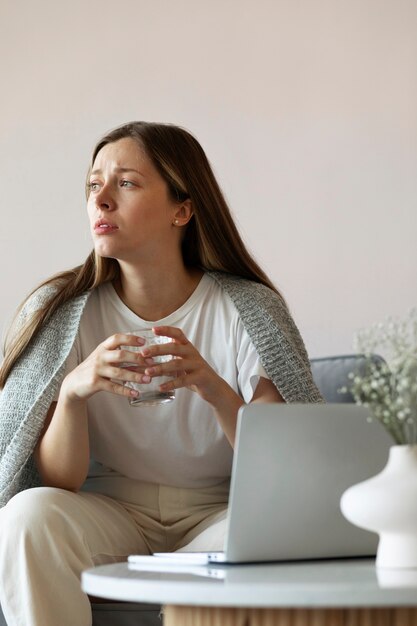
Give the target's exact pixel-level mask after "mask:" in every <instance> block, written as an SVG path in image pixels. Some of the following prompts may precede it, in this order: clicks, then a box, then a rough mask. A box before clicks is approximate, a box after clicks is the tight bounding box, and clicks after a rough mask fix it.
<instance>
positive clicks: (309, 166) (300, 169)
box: [0, 0, 417, 356]
mask: <svg viewBox="0 0 417 626" xmlns="http://www.w3.org/2000/svg"><path fill="white" fill-rule="evenodd" d="M0 24H1V26H0V29H1V36H0V66H1V70H0V79H1V83H0V84H1V92H2V96H1V98H0V110H1V115H0V131H1V132H0V141H1V149H0V180H1V229H0V261H1V267H2V269H3V272H2V278H1V287H2V298H1V302H0V326H1V328H2V329H4V328H5V326H6V324H7V322H8V321H9V320H10V317H11V315H12V312H13V310H14V308H15V306H16V305H17V304H18V302H19V301H20V299H21V298H22V297H23V296H24V295H25V294H26V293H27V292H28V291H29V290H30V289H31V288H32V287H33V286H34V285H35V284H36V283H37V282H38V281H40V280H41V279H43V278H45V277H46V276H48V275H50V274H51V273H54V272H56V271H59V270H60V269H63V268H66V267H68V266H71V265H74V264H77V263H79V262H80V261H81V260H82V259H83V258H84V256H85V255H86V253H87V251H88V250H89V247H90V241H89V234H88V227H87V220H86V217H85V214H84V199H83V179H84V174H85V170H86V166H87V162H88V158H89V153H90V150H91V148H92V146H93V144H94V142H95V140H96V139H97V138H98V137H99V136H100V135H101V134H102V133H103V132H104V131H106V130H108V129H109V128H111V127H113V126H115V125H118V124H120V123H122V122H125V121H128V120H132V119H145V120H154V121H170V122H174V123H179V124H181V125H184V126H185V127H187V128H188V129H189V130H191V131H192V132H193V133H194V134H195V135H196V136H197V137H198V138H199V140H200V141H201V143H202V144H203V146H204V147H205V149H206V152H207V154H208V156H209V158H210V160H211V162H212V164H213V166H214V169H215V171H216V173H217V175H218V178H219V181H220V183H221V185H222V186H223V188H224V190H225V192H226V195H227V198H228V200H229V201H230V204H231V207H232V209H233V212H234V215H235V217H236V220H237V222H238V225H239V227H240V229H241V231H242V233H243V235H244V238H245V240H246V242H247V244H248V246H249V247H250V248H251V250H252V251H253V252H254V253H255V255H256V256H257V258H258V259H259V260H260V262H261V263H262V264H263V265H264V267H265V269H266V270H267V271H268V272H269V273H270V275H271V277H272V279H273V280H274V281H275V282H276V284H277V285H278V286H279V287H280V288H281V290H282V291H283V293H284V295H285V296H286V298H287V301H288V302H289V304H290V307H291V309H292V311H293V314H294V316H295V318H296V320H297V322H298V324H299V326H300V329H301V331H302V333H303V335H304V337H305V340H306V344H307V347H308V349H309V352H310V354H311V356H319V355H326V354H336V353H343V352H349V351H351V350H352V334H353V332H354V330H355V329H357V328H358V327H361V326H363V325H367V324H369V323H371V322H373V321H378V320H380V319H382V318H385V317H386V316H387V315H389V314H404V313H405V312H406V311H407V310H408V309H409V308H410V307H411V306H412V305H413V304H416V300H417V281H416V278H417V245H416V238H417V237H416V236H417V176H416V174H417V171H416V170H417V167H416V165H417V2H416V0H349V1H347V0H346V1H342V0H316V1H314V0H299V1H296V0H286V1H285V0H275V1H274V0H257V2H253V1H249V0H241V1H240V0H210V1H209V0H207V1H205V2H203V1H198V0H171V1H170V0H165V1H164V0H146V1H145V0H119V1H118V2H110V1H107V0H71V2H68V3H64V2H57V1H56V0H38V1H33V2H23V1H22V0H20V1H19V0H17V1H16V0H14V1H11V0H1V2H0Z"/></svg>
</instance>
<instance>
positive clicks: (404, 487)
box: [340, 445, 417, 568]
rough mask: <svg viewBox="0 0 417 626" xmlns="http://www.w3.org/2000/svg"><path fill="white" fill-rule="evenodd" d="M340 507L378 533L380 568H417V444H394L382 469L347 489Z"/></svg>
mask: <svg viewBox="0 0 417 626" xmlns="http://www.w3.org/2000/svg"><path fill="white" fill-rule="evenodd" d="M340 508H341V509H342V513H343V515H344V516H345V517H346V519H348V520H349V521H350V522H352V523H353V524H355V525H356V526H360V527H361V528H365V529H366V530H370V531H373V532H376V533H378V535H379V544H378V551H377V557H376V566H377V567H379V568H417V445H398V446H392V448H390V452H389V457H388V463H387V465H386V466H385V468H384V469H383V470H382V472H380V473H379V474H377V476H375V477H373V478H370V479H369V480H365V481H364V482H362V483H359V484H358V485H354V486H353V487H350V488H349V489H348V490H347V491H345V493H344V494H343V496H342V499H341V502H340Z"/></svg>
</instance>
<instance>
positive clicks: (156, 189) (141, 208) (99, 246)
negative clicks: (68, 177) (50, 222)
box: [87, 138, 181, 262]
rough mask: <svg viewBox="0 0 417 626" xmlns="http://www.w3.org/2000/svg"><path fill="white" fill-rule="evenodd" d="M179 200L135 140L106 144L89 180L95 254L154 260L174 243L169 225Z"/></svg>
mask: <svg viewBox="0 0 417 626" xmlns="http://www.w3.org/2000/svg"><path fill="white" fill-rule="evenodd" d="M180 206H181V205H180V203H178V202H175V201H173V200H172V199H171V198H170V196H169V192H168V186H167V184H166V182H165V181H164V179H163V178H162V176H161V175H160V174H159V172H158V171H157V169H156V168H155V166H154V165H153V163H152V162H151V161H150V159H149V158H148V157H147V156H146V154H145V152H144V151H143V150H142V149H141V148H140V147H139V146H138V144H137V143H136V142H135V141H134V140H133V139H130V138H125V139H119V140H118V141H115V142H114V143H110V144H107V145H106V146H104V147H103V148H102V149H101V150H100V152H99V153H98V155H97V157H96V159H95V161H94V164H93V167H92V171H91V174H90V178H89V197H88V203H87V209H88V215H89V219H90V226H91V232H92V236H93V240H94V246H95V250H96V252H97V254H99V255H100V256H103V257H112V258H115V259H118V260H121V261H129V262H135V261H137V262H142V261H149V260H152V261H156V260H157V258H158V256H157V255H158V254H166V253H167V252H168V250H169V248H170V247H171V248H172V246H175V247H176V248H178V251H179V250H180V243H179V237H178V228H176V227H175V226H173V223H174V220H175V216H176V214H177V213H178V211H179V208H180Z"/></svg>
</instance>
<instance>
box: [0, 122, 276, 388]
mask: <svg viewBox="0 0 417 626" xmlns="http://www.w3.org/2000/svg"><path fill="white" fill-rule="evenodd" d="M124 138H131V139H134V140H135V141H136V142H137V144H138V145H139V146H140V148H141V149H143V150H144V151H145V153H146V155H147V156H148V158H150V159H151V161H152V163H153V164H154V165H155V167H156V168H157V170H158V171H159V173H160V174H161V176H162V177H163V178H164V180H165V181H166V183H167V185H168V189H169V192H170V195H171V197H172V198H173V199H174V200H177V201H179V202H181V201H183V200H185V199H187V198H189V199H190V200H191V202H192V206H193V211H194V215H193V217H192V218H191V220H190V222H189V223H188V225H187V227H186V231H185V235H184V237H183V240H182V255H183V259H184V263H185V265H186V266H189V267H191V266H194V267H200V268H201V269H203V270H217V271H221V272H227V273H229V274H234V275H237V276H241V277H242V278H248V279H250V280H253V281H255V282H258V283H262V284H264V285H266V286H267V287H270V288H271V289H273V290H274V291H275V292H277V290H276V288H275V287H274V285H273V284H272V283H271V281H270V280H269V278H268V277H267V275H266V274H265V273H264V272H263V271H262V269H261V268H260V267H259V265H258V264H257V263H256V261H255V260H254V259H253V257H252V256H251V255H250V253H249V252H248V250H247V249H246V247H245V245H244V243H243V241H242V238H241V236H240V235H239V232H238V230H237V228H236V225H235V223H234V221H233V218H232V216H231V213H230V210H229V207H228V205H227V203H226V200H225V198H224V196H223V193H222V191H221V189H220V187H219V185H218V183H217V180H216V178H215V176H214V174H213V170H212V169H211V166H210V163H209V161H208V159H207V156H206V154H205V152H204V150H203V149H202V147H201V146H200V144H199V143H198V141H197V140H196V139H195V138H194V137H193V136H192V135H191V134H190V133H189V132H188V131H186V130H185V129H183V128H180V127H178V126H175V125H174V124H158V123H152V122H130V123H128V124H123V125H122V126H119V127H118V128H115V129H114V130H112V131H110V132H109V133H108V134H107V135H105V136H104V137H103V138H102V139H101V140H100V141H99V142H98V143H97V145H96V147H95V149H94V151H93V155H92V159H91V165H90V170H91V167H92V166H93V164H94V161H95V158H96V156H97V154H98V153H99V152H100V150H101V149H102V148H103V147H104V146H105V145H107V144H109V143H113V142H115V141H118V140H119V139H124ZM87 194H88V190H87ZM118 274H119V264H118V262H117V260H115V259H111V258H104V257H99V256H98V255H96V254H95V252H94V251H93V252H91V253H90V255H89V256H88V257H87V260H86V261H85V263H84V264H82V265H79V266H77V267H75V268H74V269H72V270H68V271H66V272H62V273H60V274H57V275H55V276H52V277H51V278H49V279H48V280H46V281H45V282H43V283H42V285H40V286H38V287H37V288H36V289H35V290H34V291H33V292H32V294H33V293H34V292H35V291H37V289H38V288H39V287H42V286H46V285H51V286H53V287H54V289H53V292H52V295H51V296H50V297H49V298H48V299H47V301H46V303H45V304H44V305H42V306H41V308H39V309H37V310H36V311H34V312H33V313H32V314H31V315H30V317H29V319H28V320H27V321H26V322H25V324H24V325H23V327H21V328H20V329H19V331H18V332H17V333H15V334H14V336H12V338H11V340H10V341H7V342H6V346H5V358H4V361H3V364H2V366H1V368H0V389H1V388H2V387H3V386H4V384H5V382H6V380H7V377H8V375H9V373H10V371H11V369H12V367H13V366H14V364H15V363H16V361H17V359H18V358H19V357H20V356H21V354H22V353H23V351H24V350H25V348H26V347H27V345H28V344H29V342H30V341H31V339H32V338H33V337H34V336H35V335H36V333H37V332H38V330H39V329H40V327H41V326H42V325H43V324H44V323H45V322H46V320H47V319H49V317H51V315H53V313H54V312H55V311H56V310H57V309H58V308H59V307H60V306H61V305H62V304H64V303H65V302H67V301H68V300H70V299H71V298H74V297H76V296H78V295H80V294H82V293H83V292H85V291H87V290H90V289H94V288H95V287H97V286H98V285H100V284H102V283H104V282H107V281H111V280H114V279H115V278H116V277H117V276H118ZM32 294H30V295H29V297H30V296H31V295H32ZM26 301H27V299H26V300H25V302H26ZM22 306H24V303H23V305H22Z"/></svg>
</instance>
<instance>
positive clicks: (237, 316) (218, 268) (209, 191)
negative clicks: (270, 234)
mask: <svg viewBox="0 0 417 626" xmlns="http://www.w3.org/2000/svg"><path fill="white" fill-rule="evenodd" d="M87 198H88V201H87V209H88V216H89V221H90V227H91V232H92V237H93V241H94V251H93V252H92V253H91V254H90V256H89V257H88V259H87V261H86V262H85V264H84V265H82V266H80V267H77V268H75V269H74V270H71V271H69V272H64V273H62V274H60V275H58V276H56V277H53V278H52V279H50V280H49V281H47V282H46V283H45V284H44V285H43V286H42V288H40V289H37V290H36V291H35V292H34V294H33V295H32V296H31V297H30V298H29V299H28V300H27V301H26V303H25V304H24V306H23V308H22V310H21V313H20V315H19V317H18V323H17V326H16V328H15V330H14V334H13V338H12V340H11V342H10V343H9V344H8V346H7V349H6V353H5V360H4V363H3V366H2V369H1V372H0V386H1V387H3V391H2V394H1V396H0V402H1V405H0V415H1V420H2V425H1V433H2V434H1V440H0V443H1V448H0V450H1V455H2V456H1V461H0V476H1V481H2V482H1V485H0V497H1V504H2V505H6V503H7V505H6V506H4V508H3V509H2V510H1V512H0V572H1V577H2V581H1V585H0V589H1V590H0V597H1V603H2V606H3V611H4V614H5V617H6V619H7V622H8V624H9V625H15V624H16V625H17V624H25V625H26V626H35V625H36V626H40V625H42V626H56V624H58V623H59V624H60V625H61V626H65V625H66V624H68V626H70V625H71V626H73V625H74V624H77V626H87V625H89V624H91V610H90V604H89V600H88V598H87V597H86V596H85V595H84V594H83V593H82V591H81V589H80V584H79V577H80V573H81V571H82V570H83V569H85V568H88V567H91V566H93V565H94V564H97V563H103V562H111V561H117V560H124V559H126V557H127V555H128V554H130V553H140V552H142V553H144V554H149V553H151V552H153V551H158V550H159V551H160V550H165V551H166V550H172V551H173V550H178V549H182V550H184V549H185V550H187V549H193V550H195V549H200V550H212V549H222V545H223V534H224V520H225V511H226V508H227V498H228V488H229V479H230V471H231V462H232V456H233V445H234V439H235V429H236V419H237V413H238V410H239V408H240V406H242V405H243V404H244V403H245V402H246V403H247V402H283V401H285V402H319V401H321V397H320V394H319V392H318V391H317V389H316V387H315V385H314V383H313V381H312V377H311V373H310V368H309V362H308V358H307V354H306V351H305V349H304V345H303V342H302V339H301V337H300V335H299V333H298V330H297V328H296V326H295V324H294V322H293V320H292V318H291V316H290V314H289V312H288V309H287V307H286V305H285V302H284V301H283V299H282V297H281V296H280V295H279V294H278V293H277V292H276V290H275V289H274V287H273V286H272V284H271V283H270V281H269V280H268V278H267V277H266V276H265V274H264V273H263V272H262V270H261V269H260V268H259V267H258V265H257V264H256V263H255V261H254V260H253V259H252V258H251V256H250V255H249V253H248V252H247V250H246V249H245V246H244V244H243V243H242V240H241V238H240V236H239V234H238V232H237V229H236V227H235V225H234V223H233V220H232V218H231V215H230V212H229V209H228V207H227V205H226V202H225V200H224V198H223V196H222V193H221V191H220V189H219V186H218V184H217V182H216V180H215V177H214V175H213V172H212V170H211V168H210V165H209V162H208V160H207V158H206V156H205V154H204V151H203V150H202V148H201V146H200V145H199V143H198V142H197V141H196V140H195V139H194V138H193V137H192V136H191V135H190V134H189V133H188V132H186V131H185V130H183V129H181V128H178V127H176V126H173V125H169V124H153V123H145V122H133V123H130V124H126V125H123V126H121V127H120V128H117V129H115V130H114V131H112V132H110V133H109V134H108V135H106V136H105V137H104V138H103V139H102V140H101V141H100V142H99V143H98V145H97V146H96V148H95V150H94V153H93V157H92V163H91V168H90V172H89V176H88V181H87ZM149 328H153V329H154V332H155V334H156V335H164V336H168V337H169V338H170V339H171V341H170V342H169V343H168V344H165V345H164V346H157V347H151V348H148V349H147V350H146V351H143V350H140V348H141V346H142V340H141V339H140V338H138V337H137V336H135V335H132V334H129V333H126V332H125V331H126V329H132V330H133V329H135V330H138V329H139V330H145V329H149ZM129 347H130V348H132V347H135V348H136V349H137V348H139V352H138V351H136V352H131V351H130V350H129V351H128V350H127V349H126V348H129ZM161 353H163V354H169V355H171V356H173V357H175V358H174V360H172V361H168V362H165V363H162V364H157V363H156V361H155V360H154V358H153V357H156V356H157V355H158V354H161ZM132 354H134V355H135V356H134V357H132ZM133 358H134V359H135V363H136V367H129V368H125V367H122V365H123V363H125V362H127V361H128V362H132V361H133ZM161 374H167V375H168V376H169V377H170V380H169V381H168V383H166V384H165V386H164V390H173V389H175V390H176V397H175V400H174V401H173V402H171V403H169V404H168V405H166V406H164V405H161V406H157V407H148V408H147V407H143V408H133V407H131V406H130V405H129V402H128V401H127V399H128V398H132V397H136V396H137V392H135V391H133V390H132V389H131V388H130V387H129V386H126V384H125V383H132V382H142V383H144V384H147V383H149V381H150V380H151V379H152V377H155V376H158V375H161ZM102 392H106V393H102ZM90 459H91V461H90ZM29 487H32V489H29ZM16 554H18V555H19V556H18V558H16ZM51 580H54V583H55V584H54V590H53V591H51V589H52V588H51V586H50V581H51ZM57 589H58V593H57ZM16 590H18V592H17V593H16Z"/></svg>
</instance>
